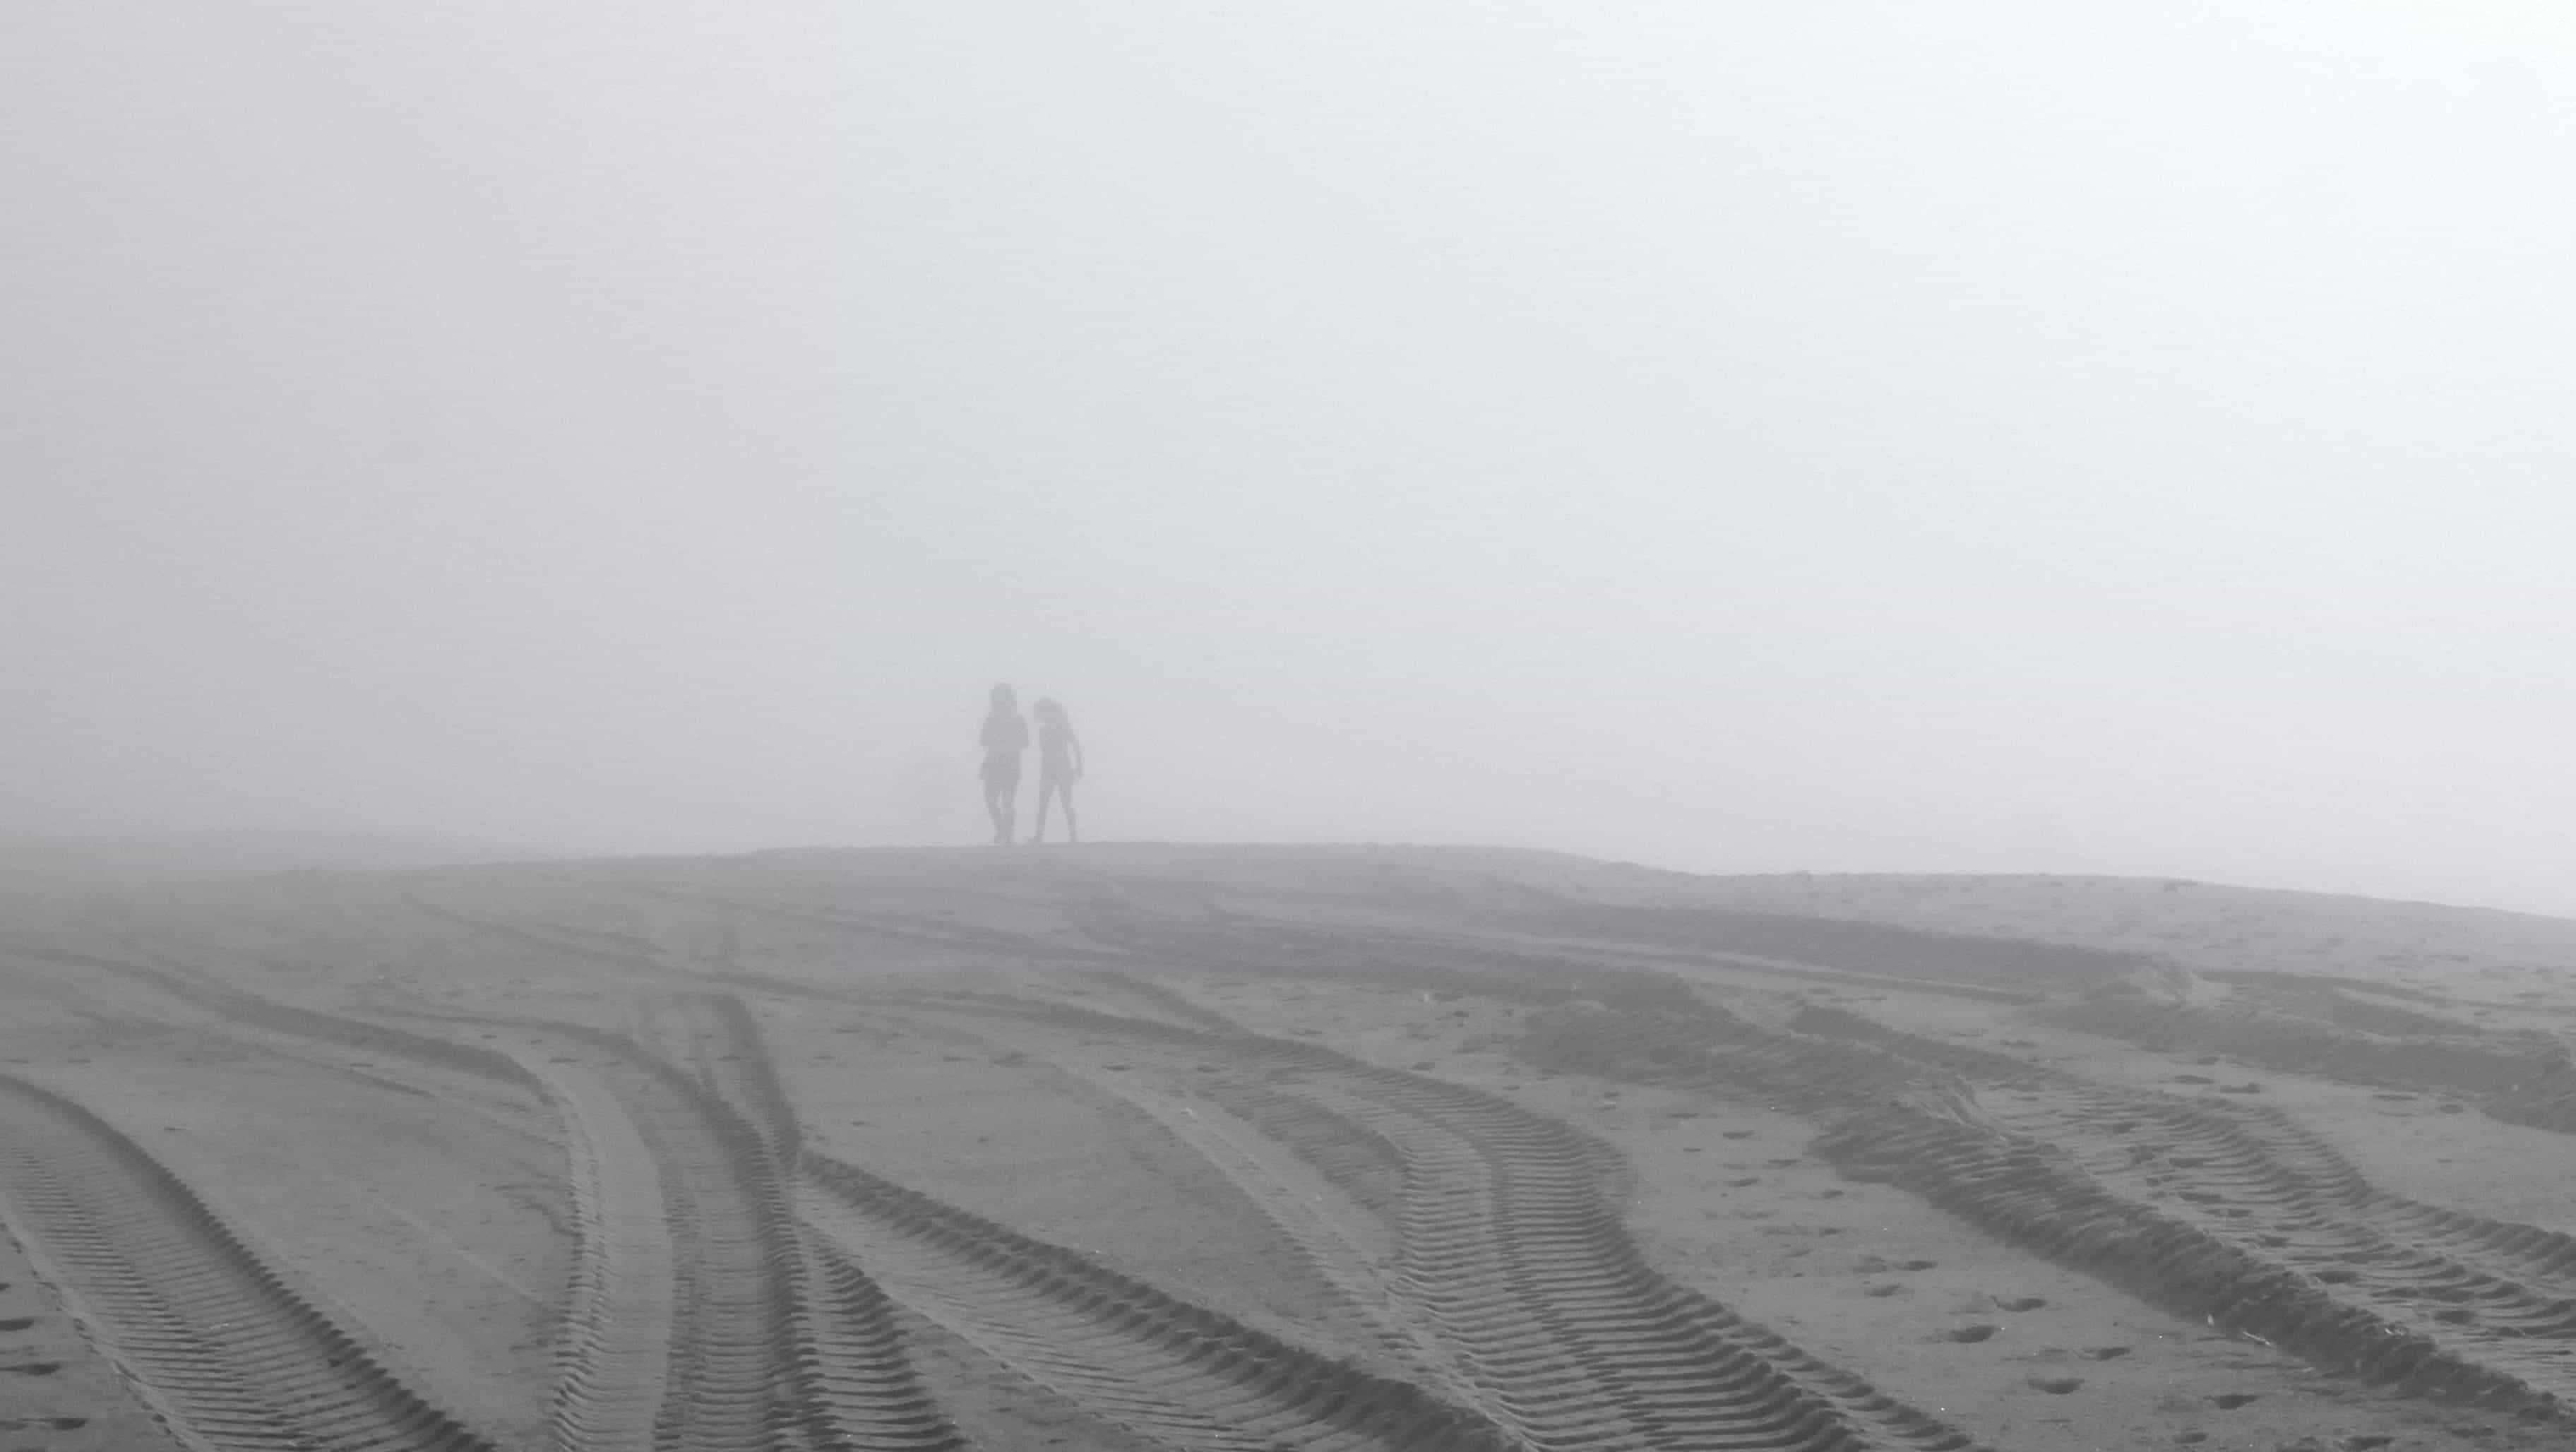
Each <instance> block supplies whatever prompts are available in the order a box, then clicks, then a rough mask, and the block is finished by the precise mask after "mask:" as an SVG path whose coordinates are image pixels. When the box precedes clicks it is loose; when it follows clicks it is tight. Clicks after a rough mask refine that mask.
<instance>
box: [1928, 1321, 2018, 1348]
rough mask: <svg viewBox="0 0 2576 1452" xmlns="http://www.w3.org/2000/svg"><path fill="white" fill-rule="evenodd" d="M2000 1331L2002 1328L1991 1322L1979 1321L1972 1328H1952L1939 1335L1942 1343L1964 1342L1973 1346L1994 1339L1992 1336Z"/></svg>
mask: <svg viewBox="0 0 2576 1452" xmlns="http://www.w3.org/2000/svg"><path fill="white" fill-rule="evenodd" d="M2002 1329H2004V1328H2002V1327H2001V1326H1997V1325H1995V1324H1993V1323H1992V1322H1987V1321H1980V1322H1978V1323H1977V1324H1975V1325H1973V1326H1953V1327H1951V1328H1950V1329H1949V1330H1947V1331H1944V1332H1942V1333H1941V1339H1942V1340H1944V1341H1964V1342H1967V1343H1969V1344H1970V1345H1974V1344H1975V1343H1977V1342H1980V1341H1989V1340H1992V1339H1993V1338H1994V1334H1995V1333H1996V1332H1998V1331H2001V1330H2002Z"/></svg>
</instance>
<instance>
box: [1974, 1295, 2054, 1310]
mask: <svg viewBox="0 0 2576 1452" xmlns="http://www.w3.org/2000/svg"><path fill="white" fill-rule="evenodd" d="M1986 1299H1987V1300H1989V1301H1992V1302H1994V1303H1995V1304H1996V1305H1997V1306H2000V1307H2002V1308H2003V1309H2004V1310H2007V1311H2036V1310H2038V1309H2039V1308H2040V1307H2042V1306H2045V1305H2047V1304H2048V1298H2047V1297H2046V1296H1988V1297H1987V1298H1986Z"/></svg>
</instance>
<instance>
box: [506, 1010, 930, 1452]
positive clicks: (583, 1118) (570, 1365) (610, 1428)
mask: <svg viewBox="0 0 2576 1452" xmlns="http://www.w3.org/2000/svg"><path fill="white" fill-rule="evenodd" d="M557 1032H558V1034H559V1035H560V1036H561V1039H562V1041H564V1042H565V1043H566V1044H568V1045H577V1046H578V1047H579V1048H580V1050H581V1052H579V1053H577V1054H572V1055H565V1054H554V1055H549V1056H547V1060H546V1062H544V1063H542V1064H537V1063H531V1064H529V1066H528V1067H529V1068H530V1070H531V1071H532V1072H535V1073H537V1074H538V1075H539V1076H540V1078H541V1079H542V1080H543V1081H544V1082H545V1083H546V1085H547V1087H548V1092H549V1094H550V1095H552V1096H553V1097H554V1098H555V1099H556V1101H557V1102H558V1104H559V1105H560V1106H561V1107H562V1110H563V1113H564V1118H565V1123H566V1124H567V1126H568V1127H569V1128H570V1129H571V1130H572V1131H573V1132H574V1135H575V1137H576V1138H577V1139H579V1140H580V1141H582V1143H581V1144H580V1145H579V1146H578V1147H577V1148H576V1150H575V1152H574V1157H575V1163H576V1165H577V1166H579V1167H580V1170H579V1173H578V1176H577V1179H576V1184H575V1189H576V1195H575V1205H576V1213H577V1222H578V1225H579V1235H580V1241H581V1252H580V1259H579V1264H580V1269H579V1271H578V1272H577V1274H576V1277H575V1290H574V1295H573V1299H572V1304H571V1308H570V1314H569V1316H568V1318H567V1325H566V1334H565V1344H564V1347H563V1352H562V1368H563V1370H562V1379H561V1385H560V1388H559V1391H558V1397H557V1403H556V1418H555V1432H556V1437H555V1440H556V1445H557V1446H558V1447H559V1448H562V1449H564V1452H630V1449H635V1448H641V1447H651V1448H654V1449H657V1452H751V1449H758V1452H769V1449H777V1452H805V1449H826V1448H869V1449H875V1448H888V1449H893V1448H903V1449H918V1452H939V1449H953V1448H959V1447H962V1446H963V1442H962V1439H960V1438H959V1437H958V1436H957V1434H956V1432H955V1430H954V1429H953V1428H952V1427H950V1426H949V1424H948V1422H947V1419H946V1418H945V1417H944V1416H942V1415H941V1414H940V1413H939V1411H938V1409H937V1407H936V1406H935V1405H933V1404H932V1403H931V1401H930V1399H929V1397H928V1396H927V1395H926V1394H924V1393H923V1392H922V1391H921V1389H920V1388H919V1386H918V1384H917V1383H916V1382H915V1381H914V1379H913V1377H912V1373H911V1368H910V1366H909V1364H908V1363H907V1362H906V1361H905V1359H904V1357H903V1352H902V1346H901V1343H900V1340H899V1338H898V1337H897V1336H896V1335H895V1332H894V1328H893V1326H892V1323H891V1321H890V1320H889V1319H888V1317H887V1315H886V1313H885V1306H884V1303H883V1301H882V1299H881V1297H880V1296H879V1295H878V1293H877V1291H876V1288H875V1287H874V1286H873V1285H872V1284H871V1283H870V1282H869V1281H868V1279H867V1278H866V1277H865V1276H862V1275H860V1274H859V1273H858V1272H857V1271H856V1269H855V1268H854V1267H852V1266H850V1265H848V1264H846V1263H842V1262H838V1261H835V1260H833V1259H832V1258H830V1257H828V1256H826V1255H824V1254H822V1253H820V1252H819V1251H818V1249H817V1248H816V1247H814V1246H813V1245H811V1244H810V1243H809V1241H808V1238H807V1236H806V1235H805V1233H804V1232H803V1230H802V1229H801V1228H800V1227H799V1226H798V1225H797V1224H796V1222H795V1218H794V1210H793V1207H792V1206H791V1204H790V1202H789V1198H788V1185H787V1182H786V1179H785V1176H784V1174H783V1172H782V1168H781V1165H780V1163H779V1160H778V1158H777V1155H776V1153H775V1152H774V1149H773V1147H772V1145H771V1144H770V1142H769V1141H768V1140H767V1139H765V1138H764V1136H763V1134H762V1132H761V1131H760V1130H758V1129H756V1128H755V1127H754V1126H753V1125H752V1124H751V1123H750V1122H747V1121H746V1120H745V1119H744V1118H743V1117H742V1116H741V1115H739V1114H738V1113H736V1112H735V1111H734V1110H733V1109H732V1108H731V1107H730V1106H728V1105H727V1104H725V1103H724V1102H723V1101H722V1100H719V1099H717V1098H716V1097H715V1096H713V1095H711V1094H709V1093H707V1092H706V1091H705V1090H704V1089H703V1088H701V1087H700V1086H699V1085H697V1084H696V1083H693V1082H692V1081H691V1080H689V1079H688V1078H687V1077H686V1076H684V1075H682V1074H681V1073H679V1072H678V1071H676V1070H674V1069H672V1068H671V1067H669V1066H668V1065H665V1064H662V1063H660V1062H658V1061H655V1060H653V1059H651V1058H649V1057H647V1056H646V1055H644V1054H643V1053H642V1052H641V1051H640V1050H638V1049H637V1048H636V1047H635V1046H633V1045H631V1044H629V1043H627V1042H625V1041H623V1040H620V1039H617V1038H615V1037H613V1036H611V1035H607V1034H601V1033H594V1032H590V1031H585V1030H573V1029H562V1030H558V1031H557ZM531 1057H533V1056H531ZM566 1060H570V1061H571V1066H570V1067H567V1065H566V1063H565V1062H564V1061H566Z"/></svg>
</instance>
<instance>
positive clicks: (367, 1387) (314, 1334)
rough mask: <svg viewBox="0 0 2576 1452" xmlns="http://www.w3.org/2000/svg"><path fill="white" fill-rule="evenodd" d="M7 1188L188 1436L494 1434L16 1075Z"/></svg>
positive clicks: (280, 1443)
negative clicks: (400, 1373)
mask: <svg viewBox="0 0 2576 1452" xmlns="http://www.w3.org/2000/svg"><path fill="white" fill-rule="evenodd" d="M0 1190H5V1194H0V1205H5V1207H6V1209H7V1212H8V1217H9V1221H10V1225H11V1228H12V1230H13V1231H14V1232H15V1233H16V1234H17V1236H18V1238H19V1240H20V1242H21V1243H22V1244H24V1245H25V1246H26V1247H27V1248H28V1250H29V1252H30V1253H31V1255H33V1256H34V1257H36V1259H37V1262H38V1264H39V1266H40V1268H41V1269H42V1270H43V1272H44V1274H45V1275H46V1276H47V1278H48V1279H50V1280H52V1281H53V1282H54V1284H55V1285H56V1287H57V1289H58V1290H60V1291H61V1292H62V1294H63V1297H64V1300H65V1301H66V1303H67V1304H69V1305H70V1306H71V1307H72V1308H73V1310H74V1312H75V1314H77V1315H78V1316H79V1317H80V1318H81V1319H82V1320H84V1321H85V1322H87V1323H89V1325H90V1327H91V1330H92V1332H93V1334H95V1335H96V1336H97V1337H98V1339H99V1340H100V1341H101V1342H102V1343H103V1344H105V1345H106V1346H107V1347H108V1348H109V1349H110V1351H111V1353H112V1354H113V1355H114V1356H115V1357H116V1359H117V1360H118V1361H120V1362H121V1363H123V1364H124V1365H125V1366H126V1367H128V1368H129V1369H130V1370H131V1372H132V1373H133V1375H134V1376H135V1378H136V1379H137V1382H138V1390H139V1391H140V1393H141V1395H142V1396H143V1398H144V1400H145V1401H146V1402H147V1403H148V1404H149V1405H151V1406H152V1408H153V1409H154V1410H155V1411H157V1412H159V1413H160V1414H161V1415H162V1416H163V1417H165V1418H166V1419H167V1420H168V1421H169V1423H170V1425H171V1427H172V1429H173V1430H174V1431H175V1432H177V1433H178V1434H179V1436H180V1437H181V1438H182V1439H183V1440H185V1441H187V1442H190V1443H191V1444H193V1445H195V1446H198V1447H202V1448H211V1449H224V1452H230V1449H236V1448H239V1449H254V1448H256V1449H278V1448H310V1449H317V1452H319V1449H357V1448H366V1449H424V1452H489V1449H491V1447H492V1444H491V1443H489V1442H487V1441H486V1440H484V1438H483V1437H482V1436H480V1435H479V1434H477V1433H475V1432H474V1431H472V1430H470V1429H468V1428H467V1427H466V1426H465V1425H463V1424H462V1423H461V1422H459V1421H457V1420H456V1419H455V1418H454V1417H452V1416H450V1415H449V1414H447V1413H445V1412H443V1411H440V1410H438V1409H437V1408H435V1407H432V1406H430V1405H429V1404H428V1403H427V1402H425V1401H423V1400H422V1399H421V1397H420V1396H419V1395H418V1394H417V1393H415V1392H413V1391H412V1390H411V1389H410V1388H408V1387H406V1386H404V1385H403V1384H402V1383H401V1382H400V1381H399V1380H398V1379H396V1377H395V1376H394V1374H393V1373H392V1372H391V1371H389V1370H388V1369H387V1368H386V1367H385V1366H384V1365H382V1364H381V1363H380V1362H378V1361H377V1360H376V1358H375V1357H373V1356H371V1355H370V1354H369V1353H368V1352H367V1351H366V1350H365V1349H363V1348H362V1347H361V1346H360V1345H359V1344H358V1342H357V1341H356V1340H355V1339H354V1338H353V1337H351V1336H350V1334H349V1333H348V1332H346V1331H344V1330H342V1329H341V1328H340V1327H338V1326H336V1325H334V1324H333V1323H332V1322H331V1320H330V1318H329V1317H328V1316H326V1315H325V1314H324V1313H323V1312H322V1311H321V1310H320V1308H318V1307H316V1306H314V1305H313V1304H312V1303H311V1302H309V1301H307V1300H305V1299H304V1298H303V1297H302V1296H300V1295H298V1294H297V1293H296V1292H295V1291H293V1290H291V1289H289V1288H288V1287H287V1285H286V1284H285V1283H284V1282H283V1281H281V1280H280V1279H279V1277H278V1276H277V1275H276V1274H275V1273H274V1272H273V1271H271V1270H270V1269H269V1268H268V1267H267V1266H266V1265H264V1264H262V1262H261V1261H260V1258H259V1257H258V1256H257V1255H256V1254H255V1253H253V1252H252V1251H251V1250H250V1248H249V1247H248V1246H246V1245H244V1244H243V1243H242V1241H241V1240H240V1239H239V1238H238V1237H237V1236H235V1235H234V1234H233V1232H232V1231H231V1230H229V1229H228V1228H226V1227H225V1225H224V1224H223V1222H222V1221H220V1220H219V1219H217V1218H216V1216H215V1214H214V1212H213V1211H211V1210H209V1209H208V1208H207V1207H206V1205H205V1204H204V1202H203V1201H201V1200H199V1199H198V1198H197V1196H196V1195H195V1193H194V1192H192V1191H191V1190H189V1189H188V1187H187V1186H186V1185H185V1184H184V1183H182V1182H181V1181H180V1180H179V1178H178V1177H177V1176H176V1175H174V1174H172V1173H171V1172H170V1171H169V1170H167V1169H165V1168H164V1167H162V1165H161V1164H160V1163H159V1162H157V1161H155V1160H154V1159H153V1158H152V1157H151V1156H150V1155H148V1154H146V1153H144V1152H143V1150H142V1149H141V1148H139V1147H138V1146H136V1145H135V1144H134V1143H133V1142H132V1141H131V1140H128V1139H127V1138H125V1137H124V1136H123V1135H121V1134H119V1133H117V1131H116V1130H115V1129H113V1128H112V1127H110V1126H109V1125H108V1124H107V1123H106V1121H104V1120H101V1119H100V1118H98V1117H97V1116H96V1115H94V1114H92V1113H90V1112H89V1111H88V1110H86V1109H83V1108H81V1107H80V1106H79V1105H77V1104H75V1103H73V1102H72V1101H71V1100H69V1099H65V1098H63V1097H62V1096H60V1095H58V1094H55V1093H53V1092H51V1091H50V1090H46V1089H41V1088H38V1087H37V1086H35V1085H32V1084H29V1083H26V1082H25V1081H23V1080H19V1079H16V1078H13V1077H9V1076H6V1075H0Z"/></svg>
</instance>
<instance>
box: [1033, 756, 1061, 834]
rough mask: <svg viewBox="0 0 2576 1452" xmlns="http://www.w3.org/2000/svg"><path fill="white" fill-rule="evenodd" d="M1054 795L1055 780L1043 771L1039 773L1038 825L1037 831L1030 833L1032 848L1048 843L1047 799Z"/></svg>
mask: <svg viewBox="0 0 2576 1452" xmlns="http://www.w3.org/2000/svg"><path fill="white" fill-rule="evenodd" d="M1053 795H1055V778H1053V777H1051V776H1049V775H1047V774H1046V773H1045V772H1043V771H1041V772H1039V773H1038V825H1037V829H1036V830H1035V831H1033V832H1031V833H1029V844H1030V845H1031V846H1037V845H1039V844H1041V843H1044V842H1045V841H1046V817H1047V798H1048V797H1051V796H1053Z"/></svg>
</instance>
